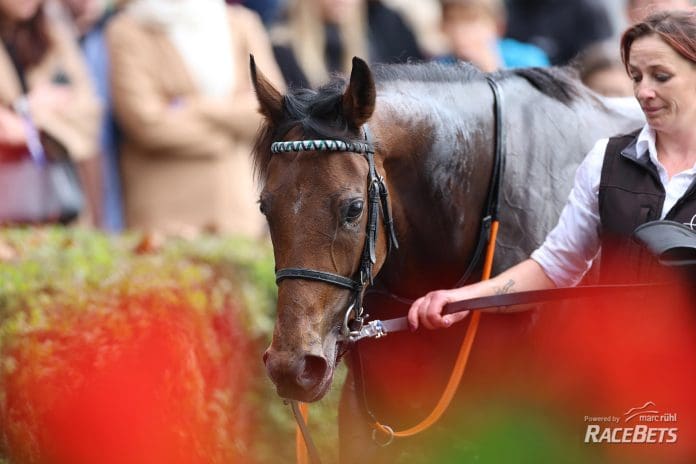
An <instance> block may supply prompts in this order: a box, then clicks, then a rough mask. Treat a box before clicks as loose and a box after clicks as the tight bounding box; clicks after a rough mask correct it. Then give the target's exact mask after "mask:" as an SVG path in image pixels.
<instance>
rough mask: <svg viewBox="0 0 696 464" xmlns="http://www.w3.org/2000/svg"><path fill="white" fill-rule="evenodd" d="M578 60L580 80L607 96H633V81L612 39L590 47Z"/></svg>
mask: <svg viewBox="0 0 696 464" xmlns="http://www.w3.org/2000/svg"><path fill="white" fill-rule="evenodd" d="M577 61H578V62H577V65H578V67H579V69H580V80H582V82H583V84H585V85H586V86H587V87H589V88H591V89H592V90H594V91H595V92H597V93H598V94H600V95H604V96H605V97H631V96H633V83H632V82H631V79H630V78H629V77H628V75H627V74H626V68H624V65H623V63H622V62H621V55H620V54H619V51H618V50H617V49H616V45H615V44H614V43H613V42H612V41H605V42H601V43H598V44H595V45H593V46H591V47H589V48H588V49H587V50H585V51H584V52H583V53H582V54H581V55H580V56H579V57H578V60H577Z"/></svg>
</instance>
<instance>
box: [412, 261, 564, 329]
mask: <svg viewBox="0 0 696 464" xmlns="http://www.w3.org/2000/svg"><path fill="white" fill-rule="evenodd" d="M554 287H555V285H554V283H553V282H552V281H551V280H550V279H549V278H548V277H547V276H546V274H545V273H544V270H543V269H542V268H541V266H540V265H539V264H538V263H537V262H536V261H534V260H531V259H527V260H525V261H522V262H521V263H520V264H517V265H515V266H513V267H511V268H510V269H508V270H507V271H505V272H503V273H502V274H500V275H498V276H497V277H494V278H493V279H490V280H483V281H481V282H479V283H476V284H473V285H467V286H466V287H460V288H454V289H452V290H436V291H433V292H430V293H428V294H427V295H425V296H423V297H421V298H418V299H417V300H416V301H415V302H414V303H413V304H412V305H411V308H409V310H408V324H409V326H410V327H411V330H416V329H417V328H418V327H419V326H421V325H422V326H423V327H425V328H426V329H444V328H446V327H449V326H451V325H452V324H454V323H455V322H459V321H461V320H462V319H464V318H465V317H466V316H468V315H469V311H462V312H460V313H454V314H448V315H445V316H443V314H442V311H443V309H444V307H445V305H446V304H447V303H454V302H455V301H461V300H470V299H472V298H479V297H484V296H492V295H502V294H504V293H513V292H522V291H527V290H542V289H548V288H554Z"/></svg>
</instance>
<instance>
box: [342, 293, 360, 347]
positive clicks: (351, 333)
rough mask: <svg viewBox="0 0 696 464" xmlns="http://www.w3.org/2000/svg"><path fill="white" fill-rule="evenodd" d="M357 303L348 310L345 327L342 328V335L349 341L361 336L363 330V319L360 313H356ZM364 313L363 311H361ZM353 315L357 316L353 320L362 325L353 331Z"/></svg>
mask: <svg viewBox="0 0 696 464" xmlns="http://www.w3.org/2000/svg"><path fill="white" fill-rule="evenodd" d="M355 303H356V302H355V301H353V303H351V304H350V306H349V307H348V309H347V310H346V314H345V315H344V316H343V327H342V328H341V335H343V337H344V338H345V339H347V340H351V339H353V338H354V337H357V336H359V335H360V331H361V330H362V328H363V319H362V317H360V315H359V313H356V312H355ZM360 313H362V311H360ZM352 314H355V318H354V319H353V320H354V321H357V322H358V323H359V324H360V327H359V328H358V329H357V330H352V329H351V328H350V322H351V321H350V316H351V315H352Z"/></svg>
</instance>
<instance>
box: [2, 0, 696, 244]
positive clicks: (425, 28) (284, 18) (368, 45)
mask: <svg viewBox="0 0 696 464" xmlns="http://www.w3.org/2000/svg"><path fill="white" fill-rule="evenodd" d="M692 7H693V2H692V1H690V0H606V1H600V0H507V1H503V0H419V1H417V2H416V1H407V0H246V1H228V2H225V1H223V0H22V1H17V0H0V40H1V41H2V46H0V161H1V160H2V158H3V156H8V155H6V153H9V152H12V151H13V150H14V151H16V150H17V148H18V147H23V146H26V145H27V144H28V143H29V140H28V134H27V130H26V124H25V123H24V121H23V119H22V117H21V115H20V113H19V110H18V107H20V106H21V107H22V108H24V109H25V110H28V114H30V115H31V118H32V121H33V123H34V124H35V125H36V126H37V127H38V129H40V130H41V131H43V132H45V133H47V134H49V135H50V136H51V137H52V138H53V139H55V140H56V141H58V142H59V143H60V144H61V145H62V146H63V147H65V150H66V151H67V152H68V153H69V154H70V156H71V158H72V160H73V161H74V162H75V164H76V166H77V168H78V173H79V177H80V180H81V185H82V188H83V191H84V193H85V197H86V199H87V201H86V204H85V210H84V212H83V214H82V215H81V217H80V218H79V219H78V221H79V222H80V223H82V224H88V225H92V226H96V227H100V228H103V229H105V230H108V231H114V232H118V231H121V230H123V229H126V228H127V229H136V230H146V231H157V232H161V233H165V234H175V235H184V236H191V235H195V234H197V233H199V232H201V231H210V232H219V233H235V234H243V235H247V236H250V237H260V236H263V235H264V234H265V226H264V221H263V218H262V216H261V215H260V213H259V212H258V207H257V205H256V197H257V191H256V189H255V186H254V178H253V173H252V170H253V167H252V166H251V164H250V157H249V152H250V151H251V146H252V144H253V140H254V136H255V134H256V130H257V128H258V125H259V123H260V115H259V114H258V112H257V103H256V100H255V96H254V93H253V89H252V87H251V84H250V79H249V76H248V69H249V63H248V62H249V55H250V54H253V55H254V57H255V60H256V64H257V66H258V67H259V69H261V70H262V72H263V73H264V75H266V76H267V77H268V78H269V79H270V81H271V82H273V83H274V84H275V86H276V87H277V88H278V89H279V90H285V89H286V88H287V87H316V86H318V85H320V84H322V83H323V82H325V81H326V80H327V79H328V78H329V76H330V75H331V74H332V73H346V72H348V71H349V70H350V60H351V58H352V57H353V56H360V57H364V58H367V60H368V61H369V62H371V63H404V62H408V61H412V60H436V61H439V62H441V63H456V62H457V61H459V60H465V61H469V62H471V63H473V64H474V65H476V66H477V67H479V68H480V69H482V70H484V71H494V70H497V69H502V68H512V67H523V66H549V65H566V64H569V63H573V64H574V65H575V66H577V67H578V68H579V69H580V77H581V79H582V80H583V81H584V82H585V83H586V85H588V86H589V87H590V88H592V89H593V90H595V91H596V92H598V93H600V94H603V95H606V96H630V95H632V87H631V81H630V79H629V78H628V77H627V76H626V73H625V71H624V69H623V66H622V65H621V60H620V57H619V47H618V36H619V34H620V32H621V31H622V29H623V28H625V26H626V25H628V24H630V23H632V22H634V21H637V20H639V19H641V18H643V17H645V16H646V15H648V14H650V13H652V12H655V11H656V10H658V9H678V8H692ZM19 103H22V105H19ZM0 169H2V164H0ZM1 201H2V198H0V202H1Z"/></svg>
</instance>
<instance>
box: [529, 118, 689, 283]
mask: <svg viewBox="0 0 696 464" xmlns="http://www.w3.org/2000/svg"><path fill="white" fill-rule="evenodd" d="M608 143H609V139H601V140H599V141H598V142H597V143H596V144H595V146H594V147H593V148H592V150H590V152H589V153H588V154H587V156H586V157H585V159H584V160H583V162H582V163H581V164H580V166H579V167H578V170H577V172H576V173H575V184H574V185H573V189H572V190H571V192H570V196H569V197H568V202H567V203H566V205H565V207H564V208H563V211H562V212H561V216H560V218H559V219H558V224H557V225H556V227H555V228H554V229H553V230H552V231H551V232H550V233H549V234H548V235H547V236H546V240H545V241H544V243H543V244H542V245H541V247H539V248H538V249H537V250H535V251H534V252H533V253H532V255H531V258H532V259H533V260H534V261H536V262H537V263H539V265H540V266H541V267H542V269H543V270H544V273H545V274H546V275H547V276H548V277H549V279H551V280H552V281H553V282H554V283H555V284H556V286H557V287H569V286H574V285H577V284H578V283H579V282H580V280H581V279H582V277H583V276H584V275H585V273H586V272H587V271H588V269H589V268H590V265H591V264H592V261H593V260H594V258H595V257H596V256H597V253H598V252H599V247H600V238H599V231H600V220H599V181H600V178H601V175H602V164H603V162H604V152H605V151H606V149H607V144H608ZM636 155H637V158H638V159H642V158H643V157H645V156H649V157H650V161H652V163H653V164H654V165H655V166H656V167H657V172H658V174H659V175H660V181H661V182H662V186H663V187H664V189H665V194H666V195H665V202H664V204H663V206H662V212H661V214H660V219H663V218H664V217H665V216H666V215H667V213H668V212H669V210H670V209H672V207H673V206H674V204H675V203H676V202H677V200H678V199H679V198H681V197H682V196H683V195H684V193H686V190H687V189H688V188H689V186H690V185H691V183H692V182H693V181H694V178H696V164H694V166H693V167H692V168H691V169H687V170H685V171H682V172H680V173H678V174H675V175H674V176H672V178H671V179H670V178H669V175H668V174H667V170H666V169H665V167H664V166H663V165H662V164H661V163H660V161H659V160H658V159H657V150H656V148H655V131H654V130H652V129H651V128H650V127H649V126H648V125H647V124H646V125H645V126H644V127H643V130H641V131H640V133H639V134H638V139H637V143H636Z"/></svg>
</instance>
